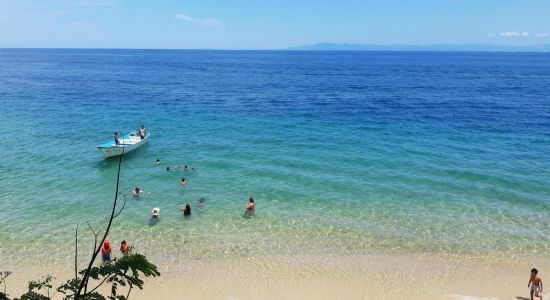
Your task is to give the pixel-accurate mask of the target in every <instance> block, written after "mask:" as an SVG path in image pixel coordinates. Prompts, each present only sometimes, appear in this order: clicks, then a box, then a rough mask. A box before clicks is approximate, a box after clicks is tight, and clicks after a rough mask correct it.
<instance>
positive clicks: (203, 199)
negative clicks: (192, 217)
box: [197, 197, 206, 208]
mask: <svg viewBox="0 0 550 300" xmlns="http://www.w3.org/2000/svg"><path fill="white" fill-rule="evenodd" d="M197 203H198V205H199V208H204V205H205V204H206V199H205V198H204V197H200V198H199V201H197Z"/></svg>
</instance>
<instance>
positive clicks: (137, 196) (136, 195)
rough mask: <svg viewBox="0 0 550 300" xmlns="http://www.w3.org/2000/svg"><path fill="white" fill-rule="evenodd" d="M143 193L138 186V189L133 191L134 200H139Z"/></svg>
mask: <svg viewBox="0 0 550 300" xmlns="http://www.w3.org/2000/svg"><path fill="white" fill-rule="evenodd" d="M142 193H143V190H142V189H140V188H139V187H137V186H136V188H135V189H134V190H133V191H132V196H133V197H134V198H139V196H140V195H141V194H142Z"/></svg>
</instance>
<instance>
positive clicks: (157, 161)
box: [155, 158, 160, 166]
mask: <svg viewBox="0 0 550 300" xmlns="http://www.w3.org/2000/svg"><path fill="white" fill-rule="evenodd" d="M155 164H157V166H158V165H160V159H158V158H157V160H156V161H155Z"/></svg>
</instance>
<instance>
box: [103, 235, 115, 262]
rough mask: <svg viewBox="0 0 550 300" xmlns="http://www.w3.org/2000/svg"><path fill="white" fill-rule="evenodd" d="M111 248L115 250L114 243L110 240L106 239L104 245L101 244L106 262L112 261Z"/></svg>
mask: <svg viewBox="0 0 550 300" xmlns="http://www.w3.org/2000/svg"><path fill="white" fill-rule="evenodd" d="M111 250H113V245H111V243H110V242H109V240H105V242H103V246H101V254H102V257H103V262H104V263H108V262H110V261H111Z"/></svg>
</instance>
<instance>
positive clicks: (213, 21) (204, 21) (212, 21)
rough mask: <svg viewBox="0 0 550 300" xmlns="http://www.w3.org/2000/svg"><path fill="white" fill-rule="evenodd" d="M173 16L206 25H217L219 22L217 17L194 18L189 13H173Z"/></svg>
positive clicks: (184, 20)
mask: <svg viewBox="0 0 550 300" xmlns="http://www.w3.org/2000/svg"><path fill="white" fill-rule="evenodd" d="M174 18H176V19H178V20H180V21H183V22H188V23H195V24H199V25H202V26H207V27H213V26H218V25H220V24H221V22H220V21H219V20H218V19H195V18H193V17H191V16H190V15H186V14H175V15H174Z"/></svg>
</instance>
